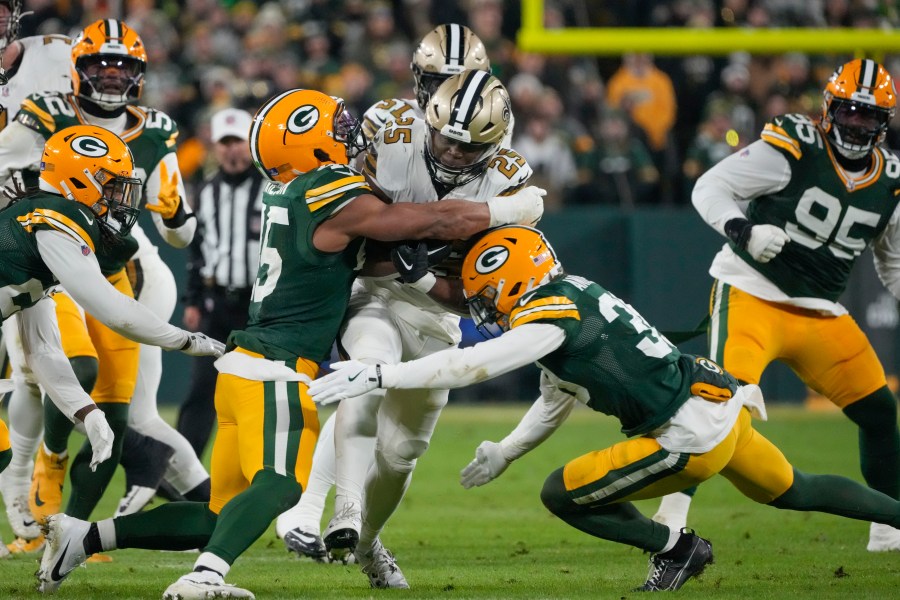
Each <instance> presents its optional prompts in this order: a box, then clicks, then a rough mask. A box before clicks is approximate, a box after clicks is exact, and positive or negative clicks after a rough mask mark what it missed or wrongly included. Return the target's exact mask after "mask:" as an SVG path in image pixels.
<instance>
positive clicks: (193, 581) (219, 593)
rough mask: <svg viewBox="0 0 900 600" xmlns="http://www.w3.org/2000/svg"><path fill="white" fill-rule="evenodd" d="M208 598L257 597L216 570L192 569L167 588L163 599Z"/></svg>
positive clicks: (201, 599)
mask: <svg viewBox="0 0 900 600" xmlns="http://www.w3.org/2000/svg"><path fill="white" fill-rule="evenodd" d="M207 598H250V599H251V600H252V599H253V598H256V596H254V595H253V592H251V591H249V590H245V589H243V588H239V587H237V586H235V585H231V584H230V583H225V580H224V579H222V576H221V575H219V574H218V573H216V572H215V571H192V572H191V573H188V574H187V575H182V576H181V577H179V578H178V581H176V582H175V583H173V584H172V585H170V586H169V587H168V588H166V591H165V593H163V600H206V599H207Z"/></svg>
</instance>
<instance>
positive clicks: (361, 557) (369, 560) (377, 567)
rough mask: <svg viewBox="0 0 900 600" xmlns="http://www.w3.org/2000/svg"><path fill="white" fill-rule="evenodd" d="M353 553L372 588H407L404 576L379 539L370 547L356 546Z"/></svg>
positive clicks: (392, 556)
mask: <svg viewBox="0 0 900 600" xmlns="http://www.w3.org/2000/svg"><path fill="white" fill-rule="evenodd" d="M353 554H354V556H356V562H358V563H359V565H360V567H362V572H363V573H365V574H366V575H368V576H369V584H370V585H371V586H372V587H373V588H394V589H401V590H407V589H409V584H408V583H407V582H406V577H404V576H403V571H401V570H400V567H398V566H397V561H395V560H394V555H393V554H391V553H390V552H389V551H388V549H387V548H385V547H384V544H382V543H381V540H380V539H377V538H376V539H375V543H374V544H372V547H371V548H367V549H362V548H359V547H357V548H356V551H355V552H354V553H353Z"/></svg>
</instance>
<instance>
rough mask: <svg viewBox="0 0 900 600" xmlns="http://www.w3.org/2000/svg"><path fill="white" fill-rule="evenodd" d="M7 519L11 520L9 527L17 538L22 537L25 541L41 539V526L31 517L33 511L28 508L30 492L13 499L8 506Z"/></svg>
mask: <svg viewBox="0 0 900 600" xmlns="http://www.w3.org/2000/svg"><path fill="white" fill-rule="evenodd" d="M6 518H7V519H8V520H9V526H10V527H12V530H13V533H14V534H16V537H20V538H22V539H23V540H33V539H36V538H38V537H40V535H41V526H40V525H38V523H37V521H35V520H34V517H33V516H31V509H30V508H28V490H26V491H25V493H24V494H22V495H20V496H16V497H15V498H13V500H12V501H11V502H9V503H8V504H7V505H6Z"/></svg>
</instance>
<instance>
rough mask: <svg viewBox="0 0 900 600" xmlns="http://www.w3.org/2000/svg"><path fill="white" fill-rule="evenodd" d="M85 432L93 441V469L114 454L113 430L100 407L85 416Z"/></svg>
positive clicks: (89, 439) (90, 440)
mask: <svg viewBox="0 0 900 600" xmlns="http://www.w3.org/2000/svg"><path fill="white" fill-rule="evenodd" d="M84 432H85V435H87V438H88V441H89V442H90V443H91V452H92V455H91V471H96V470H97V465H99V464H100V463H102V462H103V461H105V460H106V459H108V458H109V457H110V456H112V447H113V440H114V439H115V435H113V430H112V429H111V428H110V426H109V423H107V422H106V415H105V414H103V411H102V410H100V409H94V410H92V411H90V412H89V413H88V414H86V415H85V416H84Z"/></svg>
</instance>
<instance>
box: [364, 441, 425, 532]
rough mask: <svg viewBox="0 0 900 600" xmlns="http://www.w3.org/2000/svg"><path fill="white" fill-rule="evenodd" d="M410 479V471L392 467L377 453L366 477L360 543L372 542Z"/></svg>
mask: <svg viewBox="0 0 900 600" xmlns="http://www.w3.org/2000/svg"><path fill="white" fill-rule="evenodd" d="M411 480H412V471H411V470H410V471H409V472H402V473H401V472H398V471H396V470H395V469H391V468H390V467H389V466H388V465H387V462H386V461H385V460H384V459H383V458H382V457H381V454H378V455H377V456H376V457H375V464H374V465H372V468H371V470H370V471H369V477H368V480H367V481H366V499H367V502H366V504H365V507H364V509H363V520H362V527H361V528H360V531H359V545H360V546H361V547H363V548H368V547H369V546H371V545H372V544H373V543H375V538H377V537H378V536H379V534H380V533H381V530H382V529H384V526H385V524H386V523H387V521H388V519H389V518H391V515H392V514H394V511H395V510H397V507H398V506H399V505H400V501H401V500H403V495H404V494H405V493H406V489H407V488H408V487H409V483H410V481H411Z"/></svg>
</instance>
